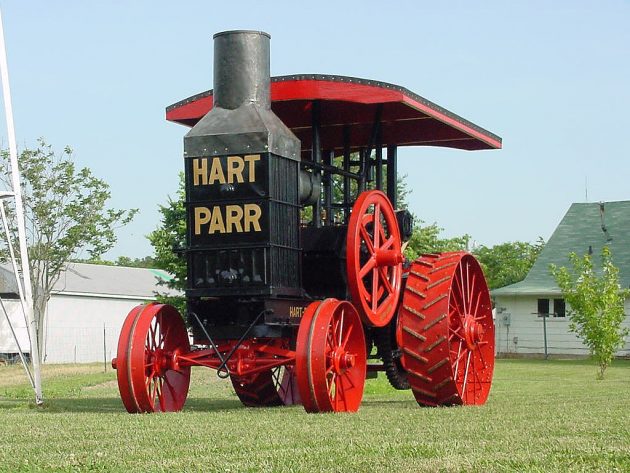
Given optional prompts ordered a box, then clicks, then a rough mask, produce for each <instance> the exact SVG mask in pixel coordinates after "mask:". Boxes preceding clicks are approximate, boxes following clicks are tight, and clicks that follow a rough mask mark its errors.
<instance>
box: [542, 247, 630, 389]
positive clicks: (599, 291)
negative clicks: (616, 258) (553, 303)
mask: <svg viewBox="0 0 630 473" xmlns="http://www.w3.org/2000/svg"><path fill="white" fill-rule="evenodd" d="M569 261H570V262H571V265H572V266H573V268H572V269H567V268H565V267H557V266H556V265H551V268H550V271H551V274H552V275H553V277H554V279H555V280H556V283H557V284H558V286H559V287H560V289H561V290H562V294H563V296H564V298H565V300H566V301H567V302H568V303H569V306H570V307H569V308H568V314H569V317H570V324H569V329H570V330H571V331H572V332H574V333H575V334H576V335H577V336H578V337H579V338H581V339H582V340H583V342H584V344H585V345H586V346H587V347H588V348H589V350H590V352H591V355H592V356H593V357H594V358H595V360H596V361H597V363H598V364H599V371H598V373H597V378H598V379H603V378H604V372H605V371H606V368H607V367H608V365H610V363H611V362H612V360H613V357H614V355H615V352H616V351H617V350H618V349H620V348H621V347H622V346H623V342H624V337H625V336H627V335H628V330H627V329H624V328H622V327H621V323H622V322H623V319H624V317H625V313H624V301H625V299H626V298H627V297H628V296H629V295H630V291H629V290H628V289H622V288H621V285H620V284H619V269H618V268H617V267H616V266H615V265H614V264H613V260H612V254H611V252H610V249H609V248H608V247H604V249H603V250H602V266H601V271H596V270H595V269H594V267H593V261H592V259H591V256H590V255H584V256H582V257H579V256H577V255H576V254H575V253H571V254H570V255H569Z"/></svg>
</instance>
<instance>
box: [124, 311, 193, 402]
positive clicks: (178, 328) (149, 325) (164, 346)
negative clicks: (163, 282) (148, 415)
mask: <svg viewBox="0 0 630 473" xmlns="http://www.w3.org/2000/svg"><path fill="white" fill-rule="evenodd" d="M189 351H190V343H189V341H188V333H187V331H186V326H185V325H184V320H183V319H182V317H181V316H180V315H179V312H177V309H175V308H174V307H172V306H169V305H164V304H155V303H151V304H148V305H141V306H138V307H135V308H133V309H132V310H131V312H129V315H127V318H126V319H125V322H124V324H123V328H122V330H121V332H120V337H119V339H118V353H117V357H116V358H115V359H114V360H113V361H112V365H113V366H114V367H115V368H116V370H117V373H116V375H117V378H118V389H119V391H120V397H121V398H122V402H123V404H124V406H125V408H126V409H127V411H128V412H131V413H136V412H172V411H179V410H181V408H182V407H183V406H184V403H185V402H186V396H187V395H188V386H189V385H190V366H180V365H179V363H178V355H180V354H182V355H183V354H186V353H188V352H189Z"/></svg>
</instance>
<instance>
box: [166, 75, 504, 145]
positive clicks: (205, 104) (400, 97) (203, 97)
mask: <svg viewBox="0 0 630 473" xmlns="http://www.w3.org/2000/svg"><path fill="white" fill-rule="evenodd" d="M313 101H318V102H319V103H320V126H321V131H320V139H321V143H322V150H324V151H328V150H335V151H342V150H343V148H344V128H345V127H346V126H347V127H348V131H349V137H350V148H351V151H357V150H358V149H360V148H362V147H368V146H369V145H370V144H374V143H371V138H372V135H373V130H374V122H375V118H376V117H377V116H378V108H379V106H380V107H381V112H380V123H381V142H382V144H383V146H388V145H396V146H442V147H447V148H457V149H464V150H479V149H495V148H501V138H500V137H498V136H496V135H494V134H493V133H490V132H489V131H487V130H484V129H483V128H481V127H478V126H477V125H475V124H473V123H471V122H469V121H467V120H465V119H463V118H461V117H459V116H457V115H455V114H454V113H451V112H449V111H448V110H446V109H444V108H442V107H440V106H439V105H436V104H434V103H433V102H430V101H429V100H427V99H425V98H423V97H421V96H419V95H417V94H414V93H413V92H410V91H409V90H407V89H405V88H403V87H399V86H397V85H393V84H387V83H383V82H375V81H370V80H364V79H356V78H352V77H344V76H323V75H299V76H281V77H274V78H272V81H271V102H272V103H271V108H272V110H273V111H274V112H275V113H276V115H278V117H279V118H280V119H281V120H282V121H283V122H284V123H285V124H286V125H287V126H288V127H289V128H290V129H291V130H292V131H293V133H295V135H296V136H297V137H298V138H299V139H300V140H301V142H302V151H303V152H304V153H305V154H306V153H307V152H308V151H310V149H311V141H312V131H311V120H312V106H313ZM211 108H212V91H211V90H209V91H207V92H202V93H200V94H197V95H194V96H192V97H189V98H187V99H185V100H182V101H180V102H178V103H176V104H173V105H171V106H169V107H167V109H166V119H167V120H170V121H173V122H177V123H181V124H183V125H188V126H194V125H195V123H197V122H198V121H199V120H200V119H201V118H202V117H203V116H204V115H205V114H206V113H208V112H209V111H210V109H211Z"/></svg>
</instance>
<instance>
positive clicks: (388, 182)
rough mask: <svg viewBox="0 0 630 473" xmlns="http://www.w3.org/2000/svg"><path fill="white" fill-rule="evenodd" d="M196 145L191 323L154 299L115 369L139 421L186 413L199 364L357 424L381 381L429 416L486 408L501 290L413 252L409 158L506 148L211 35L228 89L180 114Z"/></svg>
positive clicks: (265, 399) (419, 101) (455, 260)
mask: <svg viewBox="0 0 630 473" xmlns="http://www.w3.org/2000/svg"><path fill="white" fill-rule="evenodd" d="M166 118H167V120H169V121H171V122H176V123H179V124H182V125H185V126H187V127H190V130H189V131H188V133H187V134H186V135H185V137H184V174H185V210H186V244H185V247H184V248H181V249H178V251H179V253H180V256H181V257H182V258H184V259H185V261H186V266H187V282H186V284H187V286H186V289H185V297H186V314H184V315H183V316H182V314H180V313H179V312H178V311H177V310H176V309H175V308H174V307H172V306H170V305H166V304H159V303H149V304H145V305H141V306H138V307H135V308H134V309H132V310H131V312H130V313H129V314H128V316H127V318H126V319H125V321H124V324H123V327H122V330H121V333H120V337H119V342H118V349H117V356H116V358H115V359H114V360H113V361H112V364H113V366H114V367H115V368H116V369H117V379H118V387H119V390H120V395H121V398H122V402H123V404H124V406H125V408H126V409H127V411H129V412H131V413H140V412H169V411H178V410H180V409H182V408H183V406H184V404H185V402H186V397H187V394H188V389H189V385H190V375H191V367H193V366H205V367H208V368H212V369H214V370H216V372H217V375H218V376H219V377H220V378H229V379H230V381H231V383H232V385H233V387H234V391H235V393H236V395H237V396H238V398H239V399H240V400H241V402H242V403H243V404H244V405H245V406H251V407H267V406H281V405H291V404H301V405H302V406H303V407H304V409H305V410H306V411H307V412H311V413H315V412H355V411H357V410H358V409H359V406H360V404H361V401H362V398H363V391H364V385H365V380H366V378H368V377H371V376H376V375H377V373H378V372H379V371H383V372H385V374H386V376H387V378H388V380H389V382H390V383H391V384H392V386H393V387H394V388H396V389H410V390H411V391H412V392H413V395H414V397H415V399H416V400H417V402H418V404H420V405H423V406H442V405H461V404H473V405H479V404H483V403H484V402H485V401H486V399H487V397H488V393H489V391H490V386H491V383H492V374H493V368H494V323H493V318H492V306H491V301H490V296H489V292H488V287H487V285H486V281H485V278H484V275H483V271H482V269H481V267H480V265H479V263H478V262H477V261H476V260H475V258H474V257H473V256H472V255H471V254H469V253H468V252H465V251H457V252H450V253H439V254H425V255H422V256H421V257H419V258H418V259H416V260H415V261H409V260H407V259H406V258H405V256H404V249H405V247H406V244H407V242H408V240H409V239H410V237H411V235H412V230H413V218H412V215H411V214H410V213H409V212H408V211H406V210H397V200H398V199H397V150H398V147H400V146H440V147H447V148H457V149H462V150H484V149H497V148H501V138H499V137H498V136H496V135H494V134H492V133H490V132H488V131H486V130H484V129H483V128H480V127H478V126H476V125H474V124H473V123H471V122H469V121H467V120H465V119H463V118H461V117H459V116H457V115H455V114H454V113H451V112H449V111H448V110H445V109H444V108H442V107H440V106H438V105H436V104H435V103H433V102H430V101H429V100H427V99H425V98H423V97H421V96H419V95H417V94H415V93H413V92H411V91H409V90H407V89H405V88H403V87H400V86H397V85H393V84H388V83H383V82H377V81H373V80H366V79H359V78H354V77H345V76H334V75H317V74H304V75H292V76H281V77H273V78H272V77H271V76H270V36H269V35H268V34H267V33H264V32H260V31H226V32H221V33H217V34H216V35H215V36H214V88H213V90H210V91H207V92H203V93H200V94H197V95H194V96H192V97H189V98H187V99H185V100H182V101H180V102H178V103H175V104H174V105H171V106H169V107H168V108H167V109H166Z"/></svg>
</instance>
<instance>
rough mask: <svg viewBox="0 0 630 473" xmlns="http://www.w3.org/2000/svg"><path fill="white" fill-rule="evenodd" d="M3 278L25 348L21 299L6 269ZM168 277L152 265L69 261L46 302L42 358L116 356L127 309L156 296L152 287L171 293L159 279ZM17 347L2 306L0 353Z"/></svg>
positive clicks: (75, 360) (2, 294)
mask: <svg viewBox="0 0 630 473" xmlns="http://www.w3.org/2000/svg"><path fill="white" fill-rule="evenodd" d="M9 274H10V273H9ZM11 278H12V274H11ZM4 279H5V281H6V284H5V286H6V285H7V284H8V285H9V286H8V288H5V289H0V297H2V302H3V304H4V306H5V309H6V310H7V313H8V314H9V316H10V317H11V320H12V325H13V328H14V329H15V330H16V333H17V335H18V340H19V342H20V345H21V347H22V348H23V349H24V350H25V351H28V346H29V344H28V334H27V332H26V327H25V323H24V319H23V316H22V311H21V309H20V306H19V299H17V298H16V296H15V292H16V291H15V290H14V289H13V288H11V287H10V282H9V280H10V278H8V277H6V273H5V278H4ZM169 279H170V276H169V275H168V274H167V273H165V272H164V271H161V270H156V269H144V268H126V267H120V266H104V265H95V264H82V263H72V264H70V265H69V266H68V268H67V269H66V270H65V271H64V272H63V273H62V275H61V277H60V278H59V281H57V283H56V284H55V287H54V290H53V292H52V295H51V298H50V300H49V302H48V308H47V312H46V316H45V323H44V346H43V347H42V353H43V357H44V362H45V363H87V362H95V361H107V362H109V360H111V359H112V358H113V357H114V356H116V346H117V344H118V335H119V334H120V329H121V327H122V324H123V321H124V320H125V317H126V316H127V314H128V313H129V311H130V310H131V309H132V308H133V307H135V306H136V305H138V304H142V303H145V302H147V301H152V300H155V293H156V292H160V293H171V294H173V292H172V291H170V290H169V289H167V288H166V286H159V285H158V282H159V281H167V280H169ZM0 282H1V281H0ZM0 287H1V284H0ZM15 353H17V347H16V346H15V341H14V339H13V337H12V335H11V333H10V330H9V326H8V324H7V321H6V318H5V316H4V313H3V312H2V311H1V310H0V357H2V356H4V357H10V356H11V354H13V355H14V354H15ZM3 354H4V355H3Z"/></svg>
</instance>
